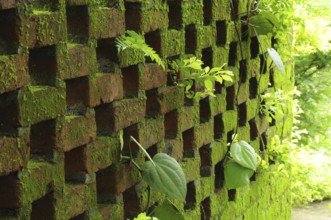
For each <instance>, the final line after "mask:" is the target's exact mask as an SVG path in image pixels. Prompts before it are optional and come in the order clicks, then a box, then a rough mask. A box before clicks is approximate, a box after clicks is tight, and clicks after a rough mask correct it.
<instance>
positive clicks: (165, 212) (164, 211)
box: [152, 199, 185, 220]
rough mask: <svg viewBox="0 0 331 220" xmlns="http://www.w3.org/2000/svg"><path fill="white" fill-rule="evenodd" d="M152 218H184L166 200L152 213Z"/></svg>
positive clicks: (172, 219) (173, 219)
mask: <svg viewBox="0 0 331 220" xmlns="http://www.w3.org/2000/svg"><path fill="white" fill-rule="evenodd" d="M152 215H153V217H157V218H158V219H171V220H184V219H185V218H184V216H183V215H182V213H181V212H180V211H179V210H178V208H177V207H176V206H175V205H174V204H172V203H171V202H170V201H169V200H168V199H166V200H165V201H164V202H163V203H162V204H161V205H159V206H158V207H156V209H155V210H154V212H153V214H152Z"/></svg>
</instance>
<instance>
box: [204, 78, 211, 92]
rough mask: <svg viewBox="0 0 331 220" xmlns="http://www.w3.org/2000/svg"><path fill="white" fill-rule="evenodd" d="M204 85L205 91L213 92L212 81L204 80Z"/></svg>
mask: <svg viewBox="0 0 331 220" xmlns="http://www.w3.org/2000/svg"><path fill="white" fill-rule="evenodd" d="M204 84H205V88H206V89H207V90H213V82H212V81H210V80H205V82H204Z"/></svg>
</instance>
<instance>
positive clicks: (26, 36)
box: [21, 10, 66, 48]
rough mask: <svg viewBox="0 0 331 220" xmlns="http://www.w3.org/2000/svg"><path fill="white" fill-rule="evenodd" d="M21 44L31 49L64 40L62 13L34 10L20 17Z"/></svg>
mask: <svg viewBox="0 0 331 220" xmlns="http://www.w3.org/2000/svg"><path fill="white" fill-rule="evenodd" d="M22 20H23V21H24V23H23V24H22V32H23V35H22V39H21V42H22V44H24V45H26V46H28V47H29V48H32V47H41V46H48V45H53V44H56V43H58V42H60V41H61V40H65V33H66V32H65V27H66V25H65V20H64V16H63V14H62V12H59V11H56V12H50V11H42V10H34V11H33V12H32V14H31V15H29V17H28V18H26V17H22Z"/></svg>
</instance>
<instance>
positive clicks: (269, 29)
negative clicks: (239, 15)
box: [249, 10, 279, 35]
mask: <svg viewBox="0 0 331 220" xmlns="http://www.w3.org/2000/svg"><path fill="white" fill-rule="evenodd" d="M249 22H250V25H252V26H253V28H254V30H255V31H256V33H257V34H259V35H267V34H269V33H273V32H274V28H275V27H277V26H278V25H279V21H278V19H277V18H276V17H275V16H274V15H273V14H272V13H270V12H268V11H263V10H262V11H260V12H259V13H258V14H256V15H254V16H252V17H251V18H250V21H249Z"/></svg>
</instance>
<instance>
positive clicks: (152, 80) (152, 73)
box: [143, 63, 167, 90]
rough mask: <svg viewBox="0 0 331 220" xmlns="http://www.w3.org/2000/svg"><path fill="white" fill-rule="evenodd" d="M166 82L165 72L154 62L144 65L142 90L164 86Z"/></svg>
mask: <svg viewBox="0 0 331 220" xmlns="http://www.w3.org/2000/svg"><path fill="white" fill-rule="evenodd" d="M166 83H167V73H166V72H165V71H163V69H162V67H161V66H160V65H158V64H156V63H151V64H146V65H145V66H144V86H143V89H144V90H150V89H154V88H158V87H161V86H164V85H165V84H166Z"/></svg>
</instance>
